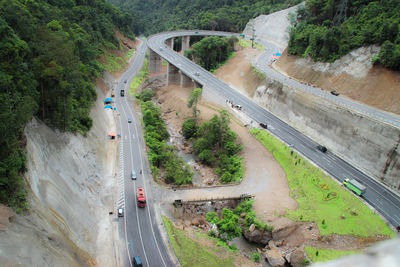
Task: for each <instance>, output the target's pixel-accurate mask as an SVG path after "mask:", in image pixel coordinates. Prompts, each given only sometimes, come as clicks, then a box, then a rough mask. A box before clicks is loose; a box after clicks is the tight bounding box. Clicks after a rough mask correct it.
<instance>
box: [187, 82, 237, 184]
mask: <svg viewBox="0 0 400 267" xmlns="http://www.w3.org/2000/svg"><path fill="white" fill-rule="evenodd" d="M200 96H201V89H200V88H196V89H194V90H193V92H192V94H191V97H190V98H189V100H188V107H192V108H193V117H191V118H190V117H189V118H186V119H185V121H184V122H183V125H182V134H183V136H184V137H185V138H186V139H188V140H191V141H192V142H193V150H194V152H195V154H196V156H197V157H198V158H199V159H200V161H201V162H202V163H203V164H205V165H207V166H211V167H216V170H215V172H216V174H217V175H218V176H219V177H220V179H221V182H222V183H230V182H237V181H241V180H242V178H243V173H244V171H243V165H242V158H241V157H239V156H238V152H240V151H241V150H242V149H243V147H242V145H240V144H237V143H236V139H237V135H236V133H235V132H233V131H232V130H230V128H229V123H230V118H229V114H228V113H227V112H226V111H220V115H219V116H217V115H215V116H214V117H212V118H211V120H210V121H205V122H202V123H201V124H200V125H198V122H197V114H198V112H199V111H198V110H197V102H198V101H199V100H200Z"/></svg>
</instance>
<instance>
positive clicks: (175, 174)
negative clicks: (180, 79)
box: [138, 90, 193, 185]
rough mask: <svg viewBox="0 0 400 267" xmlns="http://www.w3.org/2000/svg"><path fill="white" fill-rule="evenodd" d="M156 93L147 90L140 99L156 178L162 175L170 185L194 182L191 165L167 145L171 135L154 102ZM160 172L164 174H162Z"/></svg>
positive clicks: (146, 138)
mask: <svg viewBox="0 0 400 267" xmlns="http://www.w3.org/2000/svg"><path fill="white" fill-rule="evenodd" d="M153 96H154V92H153V91H151V90H145V91H143V92H142V93H141V94H140V95H138V98H139V99H140V101H141V108H142V114H143V123H144V128H145V134H144V135H145V136H144V137H145V140H146V144H147V147H148V148H149V150H148V155H149V160H150V164H151V170H152V173H153V175H154V177H155V178H156V180H157V179H158V177H159V175H160V174H162V176H163V177H164V181H165V182H166V183H168V184H175V185H183V184H188V183H191V182H192V177H193V172H192V171H191V168H190V166H189V165H187V164H185V162H184V161H183V159H181V158H180V157H179V155H178V154H177V153H176V151H175V148H174V146H172V145H168V144H167V139H168V138H169V134H168V131H167V128H166V125H165V123H164V121H163V119H162V118H161V109H160V108H159V107H158V106H157V105H155V104H154V103H153V102H152V98H153ZM160 170H161V171H162V173H160Z"/></svg>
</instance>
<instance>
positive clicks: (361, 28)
mask: <svg viewBox="0 0 400 267" xmlns="http://www.w3.org/2000/svg"><path fill="white" fill-rule="evenodd" d="M344 3H345V1H338V0H307V1H306V5H305V7H303V8H300V9H299V12H298V14H297V22H295V23H296V24H297V25H296V27H295V28H293V29H292V31H291V33H290V40H289V50H288V52H289V54H292V55H300V56H307V55H308V56H311V57H312V58H313V59H314V60H317V61H328V62H333V61H335V60H336V59H338V58H340V57H341V56H343V55H345V54H347V53H349V52H350V51H351V50H353V49H355V48H359V47H361V46H367V45H371V44H381V45H382V50H381V52H380V53H379V55H378V56H377V57H376V58H375V60H376V63H380V64H382V65H383V66H385V67H387V68H390V69H395V70H400V34H399V22H400V1H399V0H387V1H378V0H375V1H369V0H357V1H348V2H347V3H348V4H347V5H344Z"/></svg>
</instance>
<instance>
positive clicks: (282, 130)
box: [147, 30, 400, 226]
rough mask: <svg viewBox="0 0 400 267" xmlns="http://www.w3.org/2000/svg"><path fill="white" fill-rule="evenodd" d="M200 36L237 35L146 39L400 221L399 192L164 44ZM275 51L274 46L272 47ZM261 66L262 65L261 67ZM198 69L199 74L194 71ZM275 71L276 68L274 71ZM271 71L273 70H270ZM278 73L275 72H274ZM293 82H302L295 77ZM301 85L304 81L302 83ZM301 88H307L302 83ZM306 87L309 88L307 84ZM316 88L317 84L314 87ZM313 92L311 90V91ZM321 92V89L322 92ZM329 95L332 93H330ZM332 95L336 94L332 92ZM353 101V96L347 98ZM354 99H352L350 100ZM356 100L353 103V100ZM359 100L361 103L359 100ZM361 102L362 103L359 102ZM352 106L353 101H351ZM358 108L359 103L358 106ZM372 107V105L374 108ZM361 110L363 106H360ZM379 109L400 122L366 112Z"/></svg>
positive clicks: (395, 222)
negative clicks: (359, 185) (361, 187)
mask: <svg viewBox="0 0 400 267" xmlns="http://www.w3.org/2000/svg"><path fill="white" fill-rule="evenodd" d="M196 35H197V36H198V35H203V36H204V35H206V36H210V35H214V36H232V35H236V36H237V35H238V34H236V33H229V32H213V31H194V30H193V31H175V32H165V33H159V34H155V35H152V36H150V37H149V38H148V39H147V45H148V47H149V48H150V49H151V50H152V51H154V52H155V53H157V54H158V55H160V56H161V57H162V58H164V59H165V60H167V61H168V62H169V63H170V64H173V65H175V66H176V67H177V68H178V69H180V70H181V71H182V72H183V73H184V74H186V75H187V76H189V77H190V78H192V79H193V80H195V81H197V82H198V83H200V84H202V85H203V86H204V87H207V88H210V89H212V90H215V91H216V93H217V94H219V95H221V97H222V98H223V99H229V100H231V101H233V103H235V104H240V105H241V106H242V107H243V111H244V112H246V113H247V115H248V116H249V117H251V118H252V119H254V120H255V121H257V122H266V123H268V125H270V126H271V127H269V129H268V130H269V131H270V132H271V133H272V134H274V135H275V136H278V137H279V138H280V139H281V140H283V141H285V142H286V143H288V144H292V145H294V147H295V149H296V150H297V151H299V152H300V153H301V154H303V155H304V156H305V157H307V158H308V159H309V160H311V161H313V162H314V163H315V164H317V165H318V166H319V167H321V168H322V169H323V170H325V171H326V172H327V173H329V174H330V175H332V176H333V177H335V178H336V179H337V180H338V181H339V182H342V181H343V180H344V179H346V178H354V179H357V180H358V181H359V182H360V183H362V184H363V185H365V186H366V187H367V191H366V193H365V195H364V199H365V200H366V201H367V202H368V203H369V204H370V205H371V206H373V207H374V208H375V209H376V210H377V211H379V212H380V213H381V214H382V215H383V216H384V217H385V218H386V219H387V220H388V221H389V222H390V223H391V224H392V225H393V226H398V225H400V198H399V196H398V195H397V194H395V193H394V192H392V191H391V190H389V189H387V188H386V187H385V186H383V185H382V184H381V183H379V182H377V181H375V180H374V179H373V178H371V177H369V176H368V175H366V174H365V173H363V172H361V171H360V170H358V169H357V168H355V167H353V166H352V165H350V164H349V163H347V162H345V161H344V160H342V159H341V158H339V157H338V156H336V155H335V154H333V153H331V152H329V151H328V152H327V153H322V152H321V151H319V150H317V149H316V146H317V145H318V144H317V143H316V142H314V141H313V140H311V139H310V138H308V137H307V136H305V135H303V134H302V133H300V132H298V131H297V130H296V129H294V128H292V127H291V126H289V125H288V124H286V123H285V122H283V121H282V120H280V119H279V118H277V117H276V116H274V115H273V114H272V113H270V112H268V111H267V110H266V109H264V108H262V107H261V106H259V105H258V104H256V103H255V102H253V101H252V100H251V99H249V98H248V97H246V96H244V95H242V94H240V93H239V92H237V91H235V90H234V89H232V88H231V87H230V86H229V85H227V84H226V83H225V82H223V81H221V80H219V79H217V78H216V77H215V76H214V75H213V74H211V73H209V72H208V71H206V70H205V69H203V68H202V67H200V66H198V65H197V64H195V63H194V62H192V61H190V60H189V59H187V58H185V57H183V56H181V55H180V54H178V53H177V52H175V51H173V50H172V49H170V48H168V47H167V46H166V45H165V42H166V40H168V39H170V38H174V37H180V36H196ZM267 45H268V47H271V49H274V48H273V47H272V44H271V46H270V44H269V43H268V44H267ZM271 51H272V50H271ZM261 70H262V69H261ZM196 72H198V73H199V74H200V75H198V76H197V75H195V73H196ZM274 73H276V72H274ZM267 75H270V73H267ZM274 75H275V74H274ZM292 81H293V83H291V85H292V86H295V87H297V86H299V84H298V83H295V81H294V80H292ZM300 85H301V84H300ZM299 89H300V90H302V89H304V88H303V86H300V88H299ZM306 89H307V91H308V89H309V88H306ZM313 89H315V88H313ZM310 92H311V91H310ZM311 93H312V92H311ZM319 93H320V92H319ZM328 97H329V99H330V98H331V96H330V95H329V96H328ZM332 97H333V96H332ZM333 99H335V100H337V99H341V100H343V98H341V97H334V98H333ZM345 101H350V100H347V99H346V100H345ZM350 102H352V101H350ZM354 103H355V102H354V101H353V102H352V103H351V104H354ZM357 104H358V103H357ZM358 105H361V104H358ZM362 106H363V108H365V109H367V110H369V109H368V108H369V107H367V106H364V105H362ZM350 108H353V105H350ZM355 109H356V110H357V107H356V108H355ZM371 110H372V108H371ZM358 111H359V112H362V110H358ZM376 112H378V113H379V114H383V115H382V116H384V117H385V118H387V120H385V121H386V122H388V123H391V124H393V125H398V126H400V119H399V118H398V116H395V115H392V114H390V113H386V112H382V111H371V112H370V113H367V114H368V116H369V117H371V116H374V114H375V113H376ZM375 118H376V119H378V120H382V119H381V118H379V117H375Z"/></svg>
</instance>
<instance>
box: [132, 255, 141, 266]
mask: <svg viewBox="0 0 400 267" xmlns="http://www.w3.org/2000/svg"><path fill="white" fill-rule="evenodd" d="M132 263H133V266H135V267H142V266H143V265H142V261H141V260H140V257H139V256H135V257H133V258H132Z"/></svg>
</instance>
